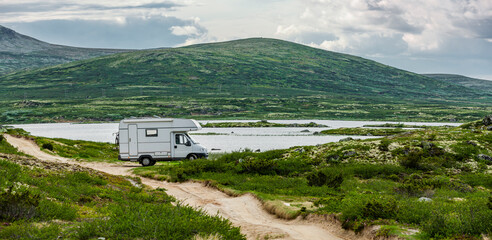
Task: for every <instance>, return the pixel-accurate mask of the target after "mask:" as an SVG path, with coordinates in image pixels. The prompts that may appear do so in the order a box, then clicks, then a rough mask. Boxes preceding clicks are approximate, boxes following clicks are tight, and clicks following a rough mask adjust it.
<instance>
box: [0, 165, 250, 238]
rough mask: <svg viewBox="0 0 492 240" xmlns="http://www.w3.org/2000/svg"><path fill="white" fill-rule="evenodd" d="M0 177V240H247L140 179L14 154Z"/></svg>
mask: <svg viewBox="0 0 492 240" xmlns="http://www.w3.org/2000/svg"><path fill="white" fill-rule="evenodd" d="M0 174H1V176H3V177H2V179H1V181H0V189H1V190H0V222H2V226H0V239H14V238H15V239H17V238H18V239H55V238H66V239H95V238H99V237H104V238H106V239H108V238H109V239H192V238H193V237H199V236H210V235H217V236H219V237H220V238H223V239H245V238H244V236H243V235H241V234H240V232H239V228H236V227H232V226H231V223H230V222H228V221H227V220H224V219H222V218H220V217H218V216H208V215H206V214H205V213H204V212H202V211H201V210H196V209H193V208H191V207H189V206H183V205H181V204H180V203H177V202H175V200H174V199H173V198H172V197H170V196H168V195H166V193H165V190H164V189H156V190H152V189H149V188H147V187H143V186H142V185H141V184H138V182H139V181H138V180H139V179H133V180H132V181H136V182H137V184H136V185H135V184H132V183H131V182H130V181H129V180H128V179H126V178H124V177H120V176H113V175H108V174H103V173H100V172H96V171H93V170H89V169H85V168H82V167H78V166H74V165H68V164H56V163H51V162H50V163H48V162H43V161H39V160H35V159H31V158H27V157H23V156H13V155H11V157H10V158H9V159H8V160H7V159H5V158H4V157H3V156H0Z"/></svg>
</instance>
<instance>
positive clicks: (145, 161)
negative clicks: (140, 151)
mask: <svg viewBox="0 0 492 240" xmlns="http://www.w3.org/2000/svg"><path fill="white" fill-rule="evenodd" d="M155 163H156V161H155V160H154V159H152V158H150V157H142V158H140V164H142V166H144V167H147V166H154V165H155Z"/></svg>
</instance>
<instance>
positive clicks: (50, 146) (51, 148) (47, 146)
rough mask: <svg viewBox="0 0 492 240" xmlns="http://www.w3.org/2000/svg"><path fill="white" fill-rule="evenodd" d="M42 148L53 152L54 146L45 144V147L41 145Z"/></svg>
mask: <svg viewBox="0 0 492 240" xmlns="http://www.w3.org/2000/svg"><path fill="white" fill-rule="evenodd" d="M41 147H42V148H44V149H48V150H50V151H53V144H51V143H43V145H41Z"/></svg>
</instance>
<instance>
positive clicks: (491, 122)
mask: <svg viewBox="0 0 492 240" xmlns="http://www.w3.org/2000/svg"><path fill="white" fill-rule="evenodd" d="M482 122H483V125H485V126H488V125H492V115H488V116H486V117H485V118H484V119H483V120H482ZM487 129H488V128H487Z"/></svg>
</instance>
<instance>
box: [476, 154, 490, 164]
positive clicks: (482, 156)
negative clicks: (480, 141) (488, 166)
mask: <svg viewBox="0 0 492 240" xmlns="http://www.w3.org/2000/svg"><path fill="white" fill-rule="evenodd" d="M477 157H478V159H481V160H486V161H489V162H492V157H491V156H489V155H485V154H478V156H477Z"/></svg>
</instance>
